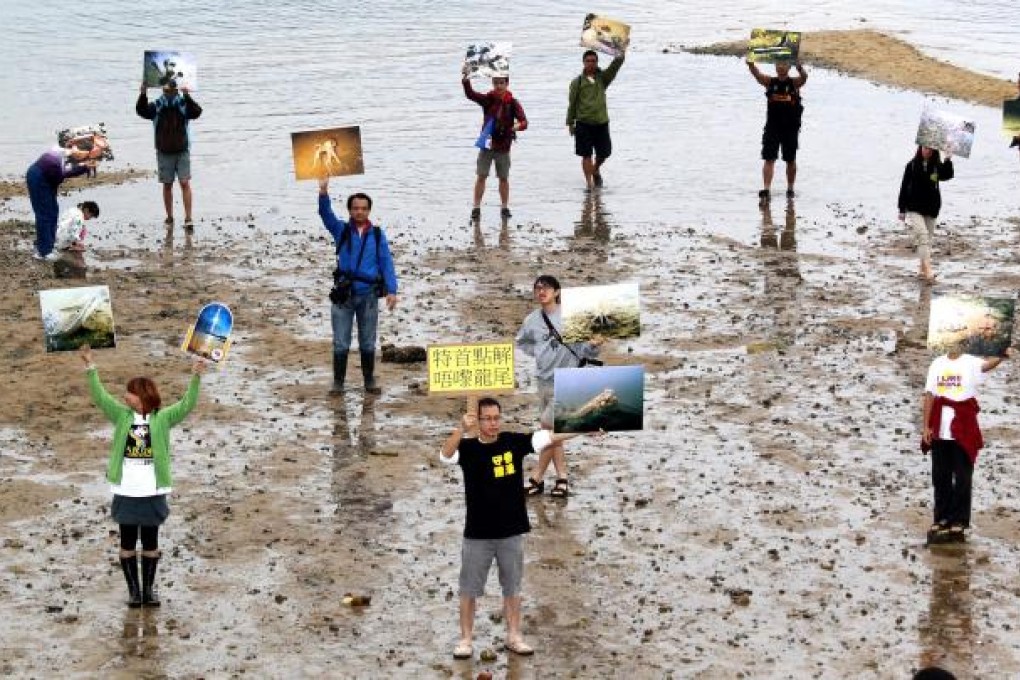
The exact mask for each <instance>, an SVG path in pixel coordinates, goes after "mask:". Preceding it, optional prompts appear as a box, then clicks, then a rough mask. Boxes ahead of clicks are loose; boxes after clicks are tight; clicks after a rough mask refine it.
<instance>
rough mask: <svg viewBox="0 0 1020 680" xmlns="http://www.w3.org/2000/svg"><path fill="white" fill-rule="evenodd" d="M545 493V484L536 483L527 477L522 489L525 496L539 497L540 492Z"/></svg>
mask: <svg viewBox="0 0 1020 680" xmlns="http://www.w3.org/2000/svg"><path fill="white" fill-rule="evenodd" d="M544 491H545V482H544V481H542V482H536V481H535V480H534V479H532V478H531V477H528V483H527V484H526V485H525V487H524V495H525V496H541V495H542V492H544Z"/></svg>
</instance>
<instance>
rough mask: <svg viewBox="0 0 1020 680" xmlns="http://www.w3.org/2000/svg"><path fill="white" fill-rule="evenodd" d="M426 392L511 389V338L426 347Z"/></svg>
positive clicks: (493, 392) (458, 392)
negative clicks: (427, 348)
mask: <svg viewBox="0 0 1020 680" xmlns="http://www.w3.org/2000/svg"><path fill="white" fill-rule="evenodd" d="M428 370H429V393H430V394H453V395H455V394H467V393H470V392H486V393H489V394H498V393H509V392H513V391H514V345H513V342H510V341H507V342H494V343H479V344H473V345H433V346H431V347H429V350H428Z"/></svg>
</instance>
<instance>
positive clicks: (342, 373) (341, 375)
mask: <svg viewBox="0 0 1020 680" xmlns="http://www.w3.org/2000/svg"><path fill="white" fill-rule="evenodd" d="M346 377H347V352H333V386H332V387H331V388H330V389H329V393H330V394H343V392H344V379H345V378H346Z"/></svg>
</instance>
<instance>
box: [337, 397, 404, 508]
mask: <svg viewBox="0 0 1020 680" xmlns="http://www.w3.org/2000/svg"><path fill="white" fill-rule="evenodd" d="M375 402H376V398H375V396H373V395H365V396H364V398H363V399H362V401H361V416H360V418H359V419H358V422H357V424H356V426H355V427H354V430H353V432H352V428H351V422H350V420H349V419H348V416H347V400H346V398H345V397H340V398H337V399H336V405H335V410H334V418H335V420H334V423H333V477H332V493H333V499H334V501H335V502H336V504H337V507H338V511H337V512H338V514H339V513H343V514H345V515H346V516H347V517H348V518H358V517H365V518H373V519H375V518H377V517H378V514H379V513H380V512H384V511H388V510H390V509H391V508H392V506H393V502H392V501H391V500H390V498H389V496H387V495H385V494H382V493H379V492H376V491H375V490H374V485H372V484H370V483H368V480H367V479H366V470H365V467H366V463H367V461H368V458H369V456H371V455H372V454H373V453H376V445H375ZM352 435H353V437H352Z"/></svg>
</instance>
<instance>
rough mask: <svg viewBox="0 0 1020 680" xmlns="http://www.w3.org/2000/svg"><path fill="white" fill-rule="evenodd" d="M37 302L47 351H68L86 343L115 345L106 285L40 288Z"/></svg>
mask: <svg viewBox="0 0 1020 680" xmlns="http://www.w3.org/2000/svg"><path fill="white" fill-rule="evenodd" d="M39 304H40V306H41V308H42V322H43V337H44V344H45V346H46V351H47V352H71V351H74V350H76V349H78V348H80V347H81V346H82V345H86V344H87V345H91V346H92V347H93V348H95V349H102V348H106V347H116V346H117V339H116V334H115V333H114V327H113V305H112V303H111V301H110V289H109V287H107V286H86V287H82V288H57V289H53V290H41V291H39Z"/></svg>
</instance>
